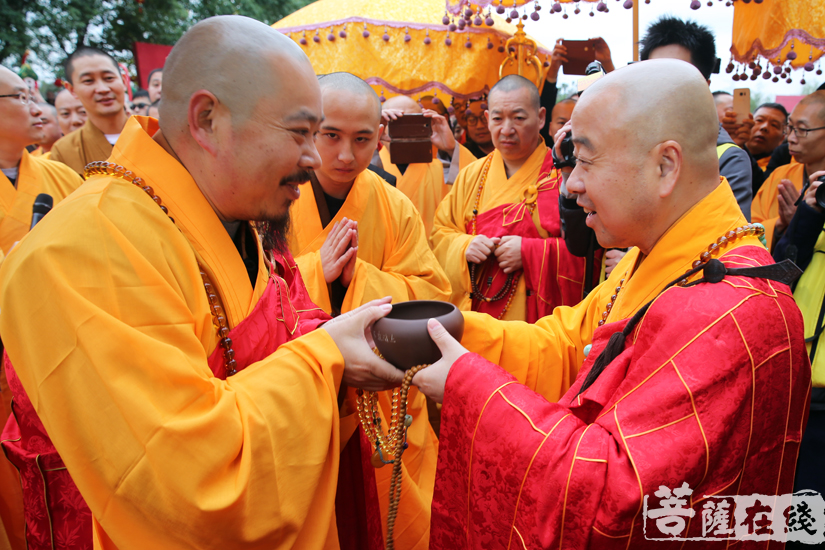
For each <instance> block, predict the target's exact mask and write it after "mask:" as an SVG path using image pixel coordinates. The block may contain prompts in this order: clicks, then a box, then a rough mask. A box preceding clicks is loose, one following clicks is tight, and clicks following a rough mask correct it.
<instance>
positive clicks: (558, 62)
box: [546, 38, 567, 82]
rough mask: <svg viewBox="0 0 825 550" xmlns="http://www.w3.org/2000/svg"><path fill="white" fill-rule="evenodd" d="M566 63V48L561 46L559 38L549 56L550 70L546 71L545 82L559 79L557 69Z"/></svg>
mask: <svg viewBox="0 0 825 550" xmlns="http://www.w3.org/2000/svg"><path fill="white" fill-rule="evenodd" d="M565 63H567V48H566V47H565V46H564V44H562V41H561V38H559V39H558V40H556V46H555V47H554V48H553V53H552V54H551V55H550V68H548V69H547V77H546V78H547V82H555V81H556V80H557V79H558V77H559V69H561V66H562V65H564V64H565Z"/></svg>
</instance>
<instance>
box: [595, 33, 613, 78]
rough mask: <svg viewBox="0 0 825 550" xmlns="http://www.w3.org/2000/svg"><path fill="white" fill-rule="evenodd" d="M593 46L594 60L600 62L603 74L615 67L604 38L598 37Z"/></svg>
mask: <svg viewBox="0 0 825 550" xmlns="http://www.w3.org/2000/svg"><path fill="white" fill-rule="evenodd" d="M593 46H594V47H595V48H596V61H598V62H599V63H601V64H602V68H603V69H604V72H605V74H607V73H609V72H612V71H613V69H615V67H614V66H613V56H612V55H611V54H610V46H608V45H607V42H606V41H605V39H604V38H602V37H601V36H600V37H598V38H597V39H596V42H595V43H594V44H593Z"/></svg>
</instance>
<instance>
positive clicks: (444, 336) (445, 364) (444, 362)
mask: <svg viewBox="0 0 825 550" xmlns="http://www.w3.org/2000/svg"><path fill="white" fill-rule="evenodd" d="M427 331H428V332H429V333H430V337H431V338H432V339H433V341H434V342H435V345H437V346H438V349H440V350H441V359H439V360H438V361H436V362H435V363H433V364H432V365H430V366H429V367H427V368H426V369H421V370H420V371H418V373H417V374H416V375H415V376H414V377H413V379H412V383H413V384H414V385H415V386H417V387H418V389H419V390H420V391H421V393H423V394H424V395H426V396H427V397H429V398H430V399H432V400H433V401H435V402H436V403H443V402H444V385H445V384H446V383H447V375H448V374H450V368H452V366H453V363H455V362H456V361H457V360H458V358H459V357H461V356H462V355H464V354H465V353H467V350H466V349H465V348H464V346H462V345H461V344H459V343H458V340H456V339H455V338H453V337H452V336H450V333H449V332H447V329H445V328H444V327H443V326H442V325H441V323H439V322H438V321H436V320H435V319H430V320H429V321H428V322H427Z"/></svg>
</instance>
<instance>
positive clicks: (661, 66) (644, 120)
mask: <svg viewBox="0 0 825 550" xmlns="http://www.w3.org/2000/svg"><path fill="white" fill-rule="evenodd" d="M614 73H615V74H613V73H611V74H610V78H607V77H605V78H602V79H600V80H598V81H596V82H595V83H594V84H593V85H592V86H590V87H589V88H588V89H587V91H586V92H585V93H584V94H582V96H581V99H579V102H578V106H577V107H576V109H577V110H583V109H597V110H601V111H602V112H604V113H610V116H609V117H605V120H604V124H605V126H606V127H609V128H611V129H612V130H613V131H615V132H616V134H615V135H616V136H617V139H624V141H625V143H628V144H632V145H633V146H634V147H635V148H636V149H637V151H640V152H641V151H649V150H650V149H651V148H652V147H653V146H654V145H656V144H658V143H661V142H663V141H667V140H673V141H676V142H677V143H679V144H680V145H681V146H682V150H683V152H684V155H685V163H686V164H688V165H689V166H690V167H691V169H697V170H700V171H702V172H704V173H705V174H706V175H712V176H713V179H714V180H715V178H716V175H718V166H719V162H718V158H717V156H716V139H717V137H718V134H719V120H718V119H717V117H716V107H715V104H714V101H713V96H712V95H711V93H710V90H708V86H707V82H706V81H705V80H703V78H702V75H701V73H699V71H698V70H697V69H696V68H694V67H692V66H690V65H689V64H688V63H685V62H683V61H678V60H670V59H667V60H666V59H662V60H651V61H646V62H644V63H634V64H633V65H630V66H628V67H625V68H623V69H621V70H620V71H614ZM677 97H678V98H679V100H678V101H674V98H677ZM640 98H644V100H643V101H642V100H640ZM574 118H575V115H574ZM618 136H622V137H621V138H619V137H618ZM576 137H577V136H576V135H575V132H574V140H575V138H576Z"/></svg>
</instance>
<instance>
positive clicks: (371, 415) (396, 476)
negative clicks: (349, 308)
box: [355, 350, 429, 550]
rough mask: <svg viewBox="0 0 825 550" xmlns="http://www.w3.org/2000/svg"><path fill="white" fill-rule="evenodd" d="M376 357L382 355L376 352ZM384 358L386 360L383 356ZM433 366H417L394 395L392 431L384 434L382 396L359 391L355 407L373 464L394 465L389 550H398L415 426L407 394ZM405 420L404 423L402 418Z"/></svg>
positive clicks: (388, 537) (405, 377) (376, 466)
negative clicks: (404, 461) (406, 459)
mask: <svg viewBox="0 0 825 550" xmlns="http://www.w3.org/2000/svg"><path fill="white" fill-rule="evenodd" d="M376 354H377V355H378V356H379V357H381V354H380V353H378V351H377V350H376ZM382 359H383V357H382ZM428 366H429V365H416V366H414V367H412V368H411V369H410V370H408V371H407V372H406V374H405V375H404V380H403V381H402V382H401V387H400V388H396V389H395V390H393V393H392V417H391V419H390V427H389V431H388V432H387V434H386V435H384V433H383V430H382V429H381V416H380V415H379V414H378V394H377V393H375V392H365V391H363V390H360V389H359V390H356V391H355V394H356V398H355V408H356V410H357V412H358V419H359V420H360V422H361V426H362V427H363V428H364V432H365V433H366V434H367V439H368V440H369V442H370V444H371V445H372V447H373V448H374V449H375V451H374V452H373V455H372V459H371V462H372V465H373V466H374V467H375V468H383V467H384V466H386V465H387V464H392V474H391V475H390V503H389V511H388V513H387V545H386V548H387V550H394V549H395V540H394V531H395V519H396V517H397V516H398V503H399V501H400V500H401V456H402V455H403V454H404V451H405V450H406V449H407V430H408V429H409V427H410V426H411V425H412V421H413V418H412V416H411V415H408V414H407V395H408V394H409V391H410V386H412V379H413V377H414V376H415V375H416V374H417V373H418V372H419V371H420V370H422V369H424V368H427V367H428ZM401 418H403V419H404V420H403V421H400V419H401Z"/></svg>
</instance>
